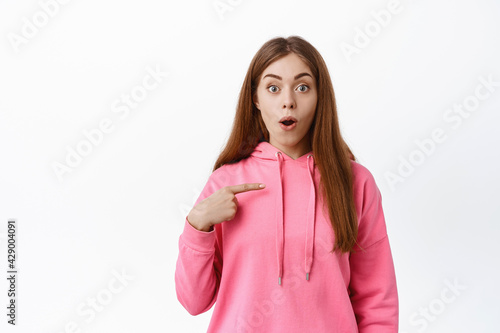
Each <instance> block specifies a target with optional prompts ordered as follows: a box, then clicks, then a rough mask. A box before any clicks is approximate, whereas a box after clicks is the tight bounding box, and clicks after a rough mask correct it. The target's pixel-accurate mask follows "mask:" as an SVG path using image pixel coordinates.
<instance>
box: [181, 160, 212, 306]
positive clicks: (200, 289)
mask: <svg viewBox="0 0 500 333" xmlns="http://www.w3.org/2000/svg"><path fill="white" fill-rule="evenodd" d="M218 170H219V169H217V170H216V172H217V171H218ZM216 172H214V173H212V175H211V176H210V177H209V179H208V182H207V183H206V185H205V187H204V188H203V190H202V192H201V194H200V196H199V197H198V199H197V200H196V202H195V204H194V205H193V207H194V206H196V205H197V204H198V203H199V202H200V201H202V200H204V199H205V198H207V197H209V196H210V195H211V194H212V193H214V192H215V191H216V190H217V189H218V186H217V185H216V182H215V180H214V179H215V173H216ZM219 236H220V229H219V225H215V226H214V229H213V230H212V231H209V232H205V231H200V230H197V229H196V228H195V227H193V226H192V225H191V224H190V223H189V221H188V220H187V216H186V217H185V219H184V229H183V231H182V234H181V235H180V237H179V255H178V257H177V263H176V268H175V290H176V293H177V299H178V300H179V302H180V303H181V304H182V306H184V308H185V309H186V310H187V311H188V312H189V313H190V314H191V315H193V316H195V315H198V314H200V313H203V312H206V311H208V310H209V309H210V308H211V307H212V306H213V305H214V303H215V301H216V299H217V294H218V291H219V285H220V278H221V272H222V253H221V246H220V245H221V244H220V239H221V238H220V237H219Z"/></svg>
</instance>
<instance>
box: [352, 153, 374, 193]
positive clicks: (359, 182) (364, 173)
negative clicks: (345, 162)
mask: <svg viewBox="0 0 500 333" xmlns="http://www.w3.org/2000/svg"><path fill="white" fill-rule="evenodd" d="M350 161H351V168H352V173H353V177H354V186H355V187H357V188H359V187H360V186H361V187H362V188H366V187H367V186H368V187H370V188H374V187H377V185H376V182H375V177H374V176H373V174H372V173H371V171H370V170H369V169H368V168H367V167H366V166H364V165H363V164H361V163H360V162H358V161H354V160H350Z"/></svg>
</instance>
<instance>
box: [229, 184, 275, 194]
mask: <svg viewBox="0 0 500 333" xmlns="http://www.w3.org/2000/svg"><path fill="white" fill-rule="evenodd" d="M264 187H266V185H265V184H262V183H245V184H239V185H231V186H228V188H229V190H230V191H231V192H233V193H234V194H237V193H241V192H248V191H253V190H261V189H263V188H264Z"/></svg>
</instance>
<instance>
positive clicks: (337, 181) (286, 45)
mask: <svg viewBox="0 0 500 333" xmlns="http://www.w3.org/2000/svg"><path fill="white" fill-rule="evenodd" d="M291 52H293V53H295V54H297V55H298V56H299V57H300V58H301V59H302V60H303V61H304V62H305V63H306V64H307V65H308V66H309V68H310V70H311V71H312V74H313V76H314V77H315V79H316V86H317V89H318V94H317V96H318V101H317V106H316V113H315V117H314V120H313V122H312V124H311V128H310V129H309V132H308V134H307V135H309V138H310V142H311V148H312V151H313V153H314V161H315V163H316V165H317V166H318V170H319V172H320V175H321V177H320V178H321V182H320V190H321V191H322V193H323V198H325V200H324V202H325V203H327V206H328V211H329V216H330V221H331V223H332V228H333V231H334V234H335V240H336V241H335V244H334V247H333V249H332V252H334V251H335V250H340V251H341V252H352V251H354V250H353V248H354V244H355V243H356V239H357V233H358V223H357V214H356V207H355V204H354V198H353V173H352V169H351V161H350V160H354V161H355V160H356V157H355V156H354V154H353V153H352V152H351V150H350V149H349V147H348V145H347V144H346V142H345V141H344V139H343V138H342V135H341V133H340V128H339V121H338V117H337V106H336V102H335V94H334V92H333V86H332V81H331V79H330V74H329V73H328V69H327V67H326V64H325V62H324V60H323V58H322V56H321V55H320V53H319V52H318V51H317V50H316V48H314V46H312V45H311V44H310V43H309V42H307V41H306V40H304V39H303V38H301V37H299V36H290V37H288V38H283V37H277V38H273V39H271V40H269V41H267V42H266V43H265V44H263V45H262V47H261V48H260V49H259V51H257V53H256V54H255V56H254V57H253V59H252V62H251V63H250V66H249V69H248V71H247V74H246V76H245V80H244V82H243V85H242V87H241V91H240V95H239V100H238V104H237V107H236V114H235V118H234V122H233V127H232V130H231V134H230V136H229V139H228V141H227V144H226V146H225V148H224V149H223V150H222V152H221V153H220V155H219V157H218V159H217V161H216V162H215V165H214V167H213V171H215V170H217V169H218V168H220V167H221V166H222V165H224V164H226V163H235V162H238V161H240V160H242V159H244V158H246V157H248V156H250V154H251V152H252V151H253V150H254V148H255V147H256V146H257V144H258V143H259V142H261V141H267V142H269V132H268V130H267V128H266V126H265V123H264V121H263V120H262V117H261V114H260V112H259V110H258V109H257V107H256V106H255V105H254V103H253V100H252V96H254V94H255V92H256V90H257V85H258V82H259V80H260V76H261V74H262V73H263V71H264V70H265V69H266V68H267V66H269V65H270V64H271V63H272V62H273V61H276V60H278V59H279V58H281V57H283V56H286V55H287V54H289V53H291Z"/></svg>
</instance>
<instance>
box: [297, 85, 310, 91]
mask: <svg viewBox="0 0 500 333" xmlns="http://www.w3.org/2000/svg"><path fill="white" fill-rule="evenodd" d="M300 87H306V88H307V89H306V90H301V91H302V92H304V91H307V90H308V89H309V86H308V85H305V84H303V85H301V86H299V89H300Z"/></svg>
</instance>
